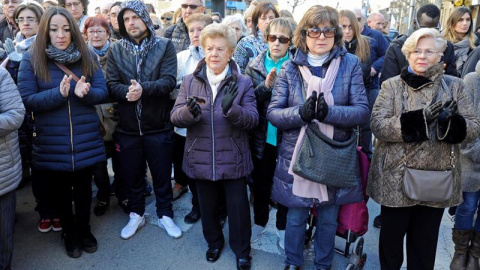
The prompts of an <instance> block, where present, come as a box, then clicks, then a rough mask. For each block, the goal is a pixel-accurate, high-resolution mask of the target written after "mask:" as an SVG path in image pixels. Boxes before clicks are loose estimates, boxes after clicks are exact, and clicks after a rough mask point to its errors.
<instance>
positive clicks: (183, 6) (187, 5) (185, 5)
mask: <svg viewBox="0 0 480 270" xmlns="http://www.w3.org/2000/svg"><path fill="white" fill-rule="evenodd" d="M198 7H200V6H197V5H189V4H182V8H183V9H187V8H190V9H196V8H198Z"/></svg>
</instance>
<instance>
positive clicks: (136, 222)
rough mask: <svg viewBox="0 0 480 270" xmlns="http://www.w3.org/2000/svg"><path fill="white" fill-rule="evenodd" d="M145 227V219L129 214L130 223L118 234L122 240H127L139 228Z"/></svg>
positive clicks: (132, 213)
mask: <svg viewBox="0 0 480 270" xmlns="http://www.w3.org/2000/svg"><path fill="white" fill-rule="evenodd" d="M144 225H145V217H144V216H139V215H138V214H136V213H134V212H131V213H130V221H129V222H128V224H127V226H125V227H124V228H123V229H122V232H121V233H120V237H122V238H123V239H128V238H130V237H132V236H133V235H134V234H135V233H136V232H137V231H138V230H140V228H142V227H143V226H144Z"/></svg>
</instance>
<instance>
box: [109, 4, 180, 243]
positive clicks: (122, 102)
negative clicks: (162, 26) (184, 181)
mask: <svg viewBox="0 0 480 270" xmlns="http://www.w3.org/2000/svg"><path fill="white" fill-rule="evenodd" d="M118 18H121V19H119V20H118V25H119V32H120V35H121V36H122V37H123V39H121V40H120V41H118V42H116V43H115V44H114V45H113V47H112V49H111V50H110V51H109V54H108V60H107V72H106V73H107V86H108V89H109V91H110V93H111V95H112V96H113V97H114V98H115V99H116V100H117V101H118V126H117V128H116V137H117V141H118V146H117V151H118V152H119V161H120V167H121V171H122V175H123V177H124V178H125V181H126V185H127V198H128V207H129V208H130V221H129V222H128V224H127V225H126V226H125V227H124V228H123V230H122V232H121V234H120V236H121V237H122V238H123V239H128V238H130V237H132V236H133V235H134V234H135V232H136V231H137V230H138V229H139V228H140V227H142V226H143V225H145V217H144V212H145V199H144V198H143V193H144V188H145V182H144V178H143V176H144V173H145V161H147V162H148V165H149V168H150V172H151V173H152V180H153V187H154V191H155V197H156V206H157V216H158V226H159V227H161V228H163V229H165V230H166V231H167V233H168V235H170V236H171V237H173V238H179V237H180V236H182V231H181V230H180V228H178V227H177V225H175V223H174V222H173V210H172V188H171V183H170V174H171V170H172V153H173V134H174V133H173V125H172V123H171V122H170V110H171V109H172V102H171V100H170V93H171V92H172V91H173V89H174V88H175V85H176V75H177V74H176V73H177V57H176V53H175V48H174V46H173V44H172V42H171V41H170V40H167V39H164V38H158V37H155V30H154V29H153V24H152V21H151V19H150V17H149V15H148V12H147V7H146V6H145V4H144V3H143V2H141V1H139V0H133V1H127V2H124V3H123V4H122V5H121V9H120V11H119V14H118Z"/></svg>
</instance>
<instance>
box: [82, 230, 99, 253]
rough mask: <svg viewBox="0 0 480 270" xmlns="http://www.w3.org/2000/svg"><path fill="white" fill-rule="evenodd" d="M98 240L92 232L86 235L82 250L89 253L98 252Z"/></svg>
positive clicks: (83, 239)
mask: <svg viewBox="0 0 480 270" xmlns="http://www.w3.org/2000/svg"><path fill="white" fill-rule="evenodd" d="M97 246H98V245H97V239H95V236H93V234H92V233H91V232H88V233H85V234H84V235H83V237H82V249H83V251H85V252H87V253H94V252H95V251H97Z"/></svg>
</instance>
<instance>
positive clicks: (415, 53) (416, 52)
mask: <svg viewBox="0 0 480 270" xmlns="http://www.w3.org/2000/svg"><path fill="white" fill-rule="evenodd" d="M437 53H438V52H434V51H430V50H426V51H422V50H415V51H413V52H412V55H413V56H415V57H419V56H420V55H422V54H424V55H425V56H426V57H431V56H433V55H435V54H437Z"/></svg>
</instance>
